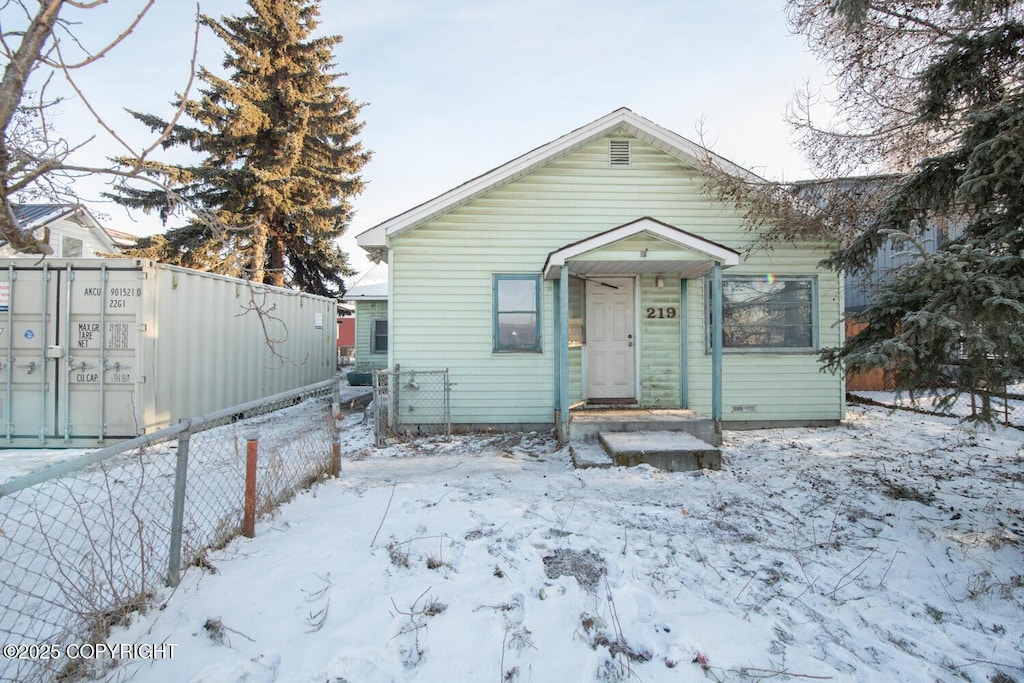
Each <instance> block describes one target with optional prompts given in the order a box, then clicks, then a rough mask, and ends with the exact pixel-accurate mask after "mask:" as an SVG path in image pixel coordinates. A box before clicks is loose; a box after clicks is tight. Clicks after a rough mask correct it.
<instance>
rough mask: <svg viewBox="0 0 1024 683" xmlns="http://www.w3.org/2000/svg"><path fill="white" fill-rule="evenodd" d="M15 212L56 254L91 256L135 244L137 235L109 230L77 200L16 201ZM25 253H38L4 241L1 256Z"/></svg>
mask: <svg viewBox="0 0 1024 683" xmlns="http://www.w3.org/2000/svg"><path fill="white" fill-rule="evenodd" d="M14 216H15V218H16V219H17V220H18V223H19V225H21V227H22V228H23V229H26V230H31V231H32V235H33V236H34V237H35V238H36V239H38V240H41V241H43V242H45V243H47V244H49V245H50V247H51V248H52V249H53V254H52V256H53V257H57V258H91V257H96V256H103V255H104V254H116V253H118V252H120V251H121V250H122V249H123V248H125V247H128V246H131V245H133V244H135V241H136V239H138V238H137V237H136V236H135V235H131V234H129V233H126V232H120V231H118V230H108V229H106V228H104V227H103V226H102V225H100V223H99V221H97V220H96V218H95V217H94V216H93V215H92V214H91V213H90V212H89V210H88V209H86V208H85V207H84V206H81V205H75V204H17V205H15V207H14ZM18 256H26V257H30V258H38V255H37V254H21V253H18V252H15V251H14V250H13V249H11V247H10V246H9V245H8V244H6V243H2V245H0V257H18Z"/></svg>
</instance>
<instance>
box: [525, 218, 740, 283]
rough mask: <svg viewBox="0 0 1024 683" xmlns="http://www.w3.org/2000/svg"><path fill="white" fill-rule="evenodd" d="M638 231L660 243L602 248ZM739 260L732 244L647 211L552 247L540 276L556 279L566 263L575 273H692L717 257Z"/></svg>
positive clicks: (725, 260) (701, 272)
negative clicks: (646, 246) (634, 247)
mask: <svg viewBox="0 0 1024 683" xmlns="http://www.w3.org/2000/svg"><path fill="white" fill-rule="evenodd" d="M638 236H648V237H653V238H656V239H657V241H658V243H659V244H663V245H664V248H659V249H657V250H654V251H651V250H650V249H638V250H635V251H632V252H631V251H620V252H616V253H611V254H609V253H602V250H603V249H604V248H605V247H611V246H612V245H615V244H622V243H623V242H624V241H625V240H629V239H631V238H634V237H638ZM739 262H740V254H739V252H737V251H735V250H734V249H730V248H729V247H726V246H724V245H721V244H718V243H716V242H712V241H710V240H707V239H704V238H703V237H700V236H699V235H695V234H693V233H691V232H687V231H686V230H681V229H679V228H677V227H675V226H672V225H669V224H668V223H663V222H661V221H659V220H656V219H654V218H650V217H645V218H640V219H637V220H635V221H633V222H631V223H626V224H625V225H620V226H619V227H617V228H612V229H611V230H606V231H605V232H601V233H598V234H596V235H591V236H590V237H587V238H585V239H582V240H579V241H577V242H573V243H572V244H567V245H565V246H564V247H562V248H560V249H556V250H555V251H553V252H551V253H550V254H548V257H547V260H546V261H545V262H544V277H545V278H546V279H548V280H557V279H558V278H559V276H560V272H561V268H562V266H563V265H566V264H568V265H569V272H570V273H571V274H573V275H582V276H587V275H637V274H642V273H679V274H680V276H681V277H683V278H686V279H690V278H694V277H700V276H702V275H704V274H706V273H707V272H708V271H710V270H711V268H712V265H713V264H715V263H720V264H721V265H722V266H723V267H726V268H728V267H729V266H735V265H737V264H738V263H739Z"/></svg>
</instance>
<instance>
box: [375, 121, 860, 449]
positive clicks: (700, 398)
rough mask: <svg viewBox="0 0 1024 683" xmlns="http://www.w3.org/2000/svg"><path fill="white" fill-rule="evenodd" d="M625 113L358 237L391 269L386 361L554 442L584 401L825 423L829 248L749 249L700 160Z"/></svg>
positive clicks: (836, 300)
mask: <svg viewBox="0 0 1024 683" xmlns="http://www.w3.org/2000/svg"><path fill="white" fill-rule="evenodd" d="M706 157H711V158H714V159H715V162H714V163H716V164H718V166H719V168H722V169H725V170H727V171H728V172H730V173H736V174H743V175H746V176H749V177H753V176H752V175H751V174H750V173H749V172H748V171H746V170H744V169H742V168H740V167H737V166H735V165H733V164H732V163H730V162H728V161H726V160H724V159H720V158H715V157H714V155H708V154H707V153H706V151H705V150H703V149H702V148H701V147H699V146H698V145H696V144H695V143H693V142H690V141H689V140H687V139H685V138H683V137H681V136H679V135H677V134H675V133H673V132H671V131H669V130H666V129H665V128H662V127H660V126H658V125H656V124H654V123H652V122H651V121H649V120H647V119H644V118H643V117H641V116H638V115H637V114H634V113H633V112H632V111H630V110H628V109H619V110H616V111H614V112H612V113H610V114H608V115H607V116H604V117H602V118H600V119H598V120H596V121H593V122H591V123H589V124H587V125H585V126H583V127H581V128H578V129H576V130H574V131H572V132H570V133H568V134H566V135H564V136H562V137H560V138H558V139H556V140H554V141H552V142H549V143H548V144H546V145H543V146H541V147H539V148H537V149H535V150H533V151H531V152H528V153H526V154H524V155H523V156H521V157H518V158H516V159H513V160H512V161H509V162H508V163H506V164H504V165H502V166H500V167H498V168H496V169H494V170H492V171H489V172H487V173H485V174H484V175H481V176H479V177H477V178H474V179H472V180H470V181H468V182H466V183H465V184H463V185H460V186H458V187H456V188H454V189H452V190H451V191H449V192H446V193H444V194H442V195H440V196H438V197H436V198H434V199H432V200H430V201H427V202H426V203H424V204H421V205H419V206H416V207H414V208H412V209H409V210H408V211H406V212H405V213H402V214H399V215H398V216H395V217H394V218H391V219H390V220H387V221H385V222H383V223H381V224H379V225H377V226H376V227H374V228H371V229H370V230H367V231H366V232H364V233H362V234H361V235H359V236H358V238H357V239H358V243H359V245H360V246H361V247H363V248H364V249H366V250H367V251H368V252H369V253H370V254H371V256H373V257H374V258H375V259H377V260H381V261H386V262H387V263H388V265H389V276H388V296H387V306H388V314H387V319H388V321H389V323H388V324H389V325H390V333H391V338H390V340H389V341H390V344H389V346H388V352H387V356H388V361H387V362H388V364H389V365H394V364H395V363H400V364H401V367H402V368H403V369H416V368H424V369H425V368H436V367H448V368H449V369H450V373H451V381H452V382H453V384H454V388H453V389H452V393H451V419H452V423H453V425H456V426H463V427H468V428H473V427H485V426H491V427H504V428H539V427H548V428H550V427H551V426H555V427H556V428H557V429H558V431H559V434H560V436H562V437H563V438H568V436H569V432H570V428H571V418H572V415H574V414H576V411H580V410H586V409H588V408H591V407H596V406H608V405H614V406H617V407H620V408H626V409H629V408H633V409H636V410H650V409H665V410H669V409H683V408H686V409H690V410H692V411H696V412H698V413H701V414H703V415H706V416H709V417H712V418H713V419H714V420H715V423H716V425H717V426H718V427H722V426H724V427H726V428H744V427H756V426H769V425H788V424H793V425H796V424H801V425H808V424H829V423H835V422H837V421H839V420H841V419H842V418H843V417H844V410H845V404H844V386H843V378H842V377H841V376H836V375H832V374H827V373H822V372H820V371H819V365H818V362H817V353H818V350H819V349H820V348H821V347H823V346H832V345H836V344H839V343H840V341H841V335H842V326H841V325H840V324H839V323H840V321H841V319H842V301H843V292H842V280H841V278H840V277H839V276H838V275H837V274H836V273H834V272H831V271H827V270H822V269H819V268H818V265H817V264H818V263H819V261H820V260H821V259H822V258H823V257H824V256H825V255H826V254H827V245H824V244H819V245H809V244H806V245H791V244H779V245H777V246H775V248H774V249H772V250H770V251H764V250H762V251H753V252H751V253H748V250H747V248H748V245H749V244H750V243H751V235H750V234H749V233H748V232H746V231H744V229H743V227H742V216H741V215H740V213H739V212H738V211H737V210H736V209H735V208H734V207H732V206H730V205H727V204H723V203H720V202H719V201H717V200H715V199H712V198H711V197H710V196H709V195H708V194H707V193H706V192H705V191H704V180H705V177H704V174H703V172H702V170H701V168H702V162H701V159H703V158H706Z"/></svg>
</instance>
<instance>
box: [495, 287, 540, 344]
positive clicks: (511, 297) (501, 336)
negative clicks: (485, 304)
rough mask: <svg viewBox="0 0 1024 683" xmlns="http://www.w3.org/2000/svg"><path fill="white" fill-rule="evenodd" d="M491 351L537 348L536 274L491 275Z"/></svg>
mask: <svg viewBox="0 0 1024 683" xmlns="http://www.w3.org/2000/svg"><path fill="white" fill-rule="evenodd" d="M493 289H494V304H493V327H494V351H495V352H538V351H540V350H541V343H540V290H541V287H540V276H539V275H495V276H494V283H493Z"/></svg>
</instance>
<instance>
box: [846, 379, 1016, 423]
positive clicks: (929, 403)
mask: <svg viewBox="0 0 1024 683" xmlns="http://www.w3.org/2000/svg"><path fill="white" fill-rule="evenodd" d="M1021 389H1022V388H1021V387H1019V386H1017V387H1012V388H1008V389H1005V390H1003V391H1000V392H992V393H989V394H982V393H976V394H974V395H973V396H972V395H971V394H970V393H969V392H956V391H955V389H953V388H946V389H942V390H938V391H922V392H920V393H918V394H915V395H913V396H911V395H910V394H907V393H901V392H895V391H850V392H849V396H850V397H851V398H852V399H853V400H854V401H858V402H861V403H868V404H874V405H881V406H887V407H890V408H902V409H904V410H914V411H917V412H921V413H928V414H930V415H943V416H949V417H956V418H961V419H963V418H967V417H970V416H971V415H980V414H981V413H982V410H983V408H984V407H985V404H986V402H987V405H988V410H989V412H990V417H991V420H992V422H994V423H995V424H1001V425H1005V426H1007V427H1017V428H1024V392H1022V391H1021Z"/></svg>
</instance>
